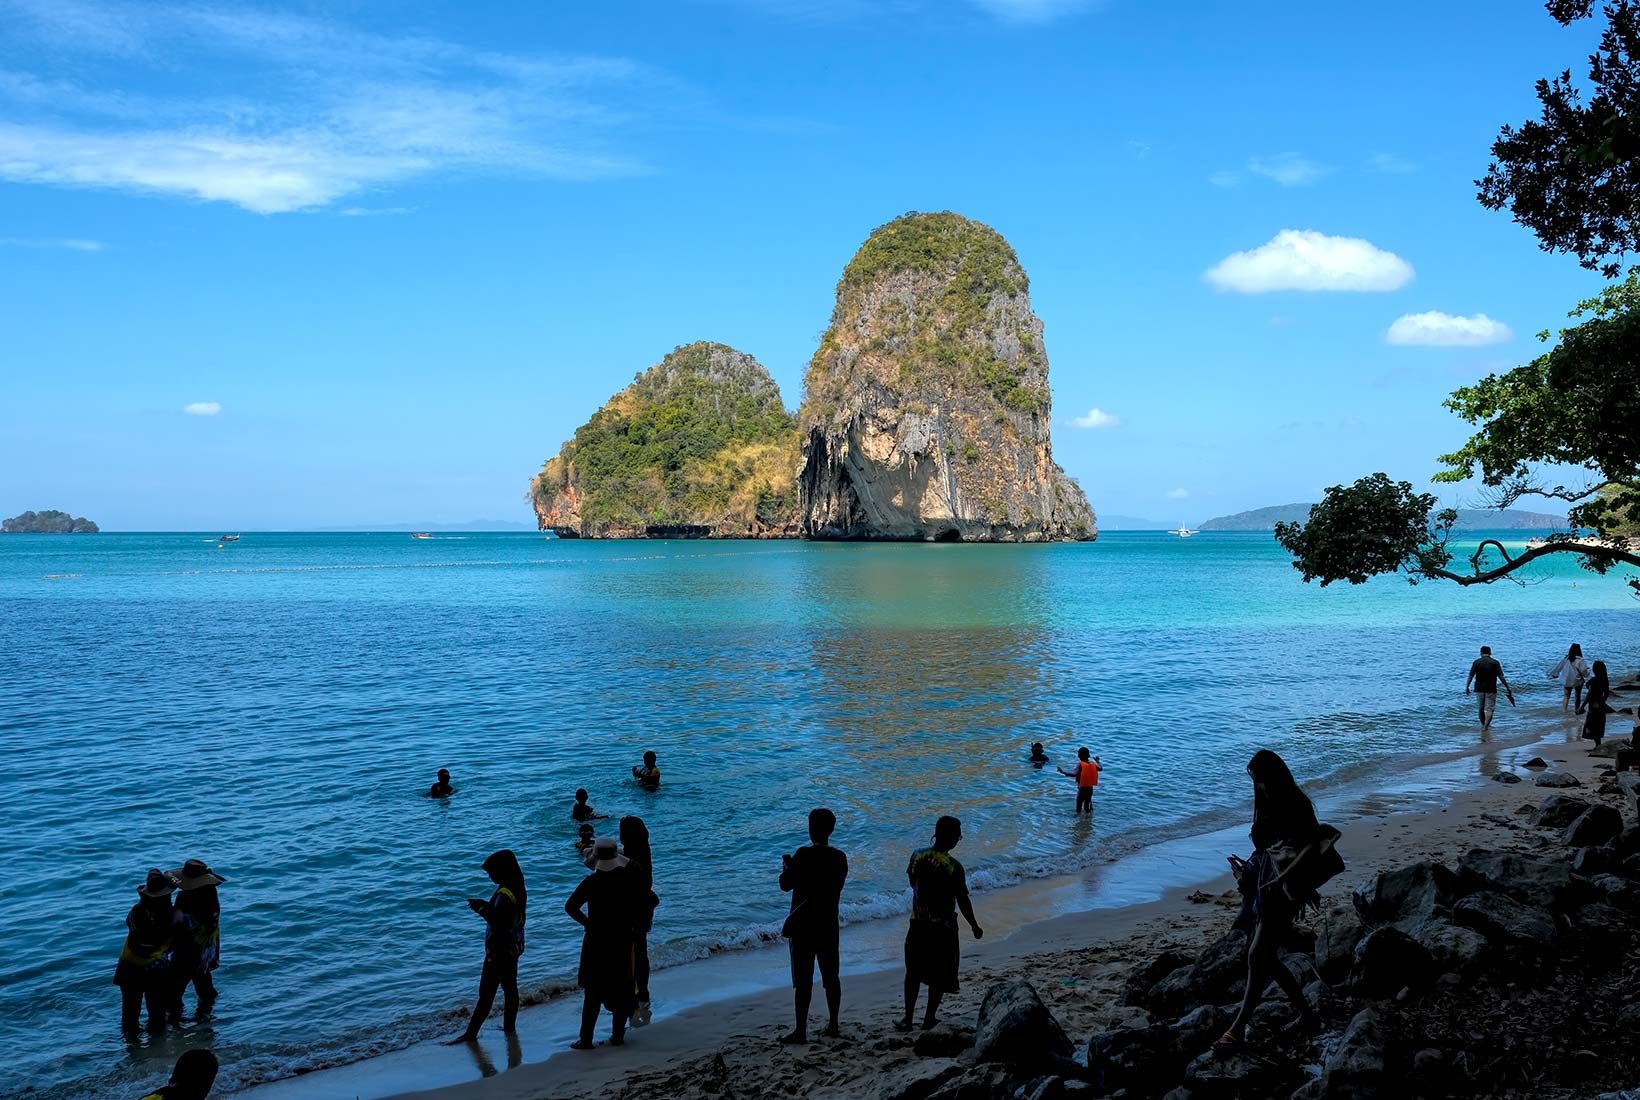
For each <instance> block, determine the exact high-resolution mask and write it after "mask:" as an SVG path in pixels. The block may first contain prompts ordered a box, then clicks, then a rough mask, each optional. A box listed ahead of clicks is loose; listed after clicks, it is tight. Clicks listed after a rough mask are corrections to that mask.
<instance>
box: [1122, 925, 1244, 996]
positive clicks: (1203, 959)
mask: <svg viewBox="0 0 1640 1100" xmlns="http://www.w3.org/2000/svg"><path fill="white" fill-rule="evenodd" d="M1246 976H1247V933H1245V932H1242V931H1240V930H1239V929H1234V928H1233V929H1231V930H1230V931H1229V932H1226V933H1225V934H1224V935H1223V936H1221V937H1219V939H1217V940H1215V941H1214V942H1213V944H1212V945H1211V946H1210V947H1208V948H1207V950H1205V951H1203V952H1202V953H1201V954H1200V955H1199V956H1197V958H1196V961H1195V962H1193V963H1191V964H1190V965H1189V966H1185V967H1181V968H1179V969H1178V970H1175V971H1174V972H1173V973H1171V974H1169V975H1168V976H1167V977H1165V978H1163V979H1162V980H1161V981H1159V982H1157V983H1156V984H1155V986H1153V987H1152V988H1151V990H1150V992H1149V994H1148V995H1147V997H1146V999H1145V1003H1146V1004H1147V1005H1148V1006H1149V1007H1150V1008H1151V1009H1152V1010H1154V1011H1155V1012H1157V1013H1159V1014H1161V1015H1174V1014H1177V1013H1180V1012H1186V1011H1188V1010H1190V1009H1192V1008H1195V1007H1197V1006H1198V1005H1204V1004H1217V1003H1219V1002H1220V1001H1222V1000H1223V999H1224V998H1225V997H1226V996H1227V995H1229V993H1230V991H1231V990H1232V989H1233V988H1234V987H1235V985H1236V983H1237V982H1239V981H1241V980H1242V979H1244V978H1245V977H1246Z"/></svg>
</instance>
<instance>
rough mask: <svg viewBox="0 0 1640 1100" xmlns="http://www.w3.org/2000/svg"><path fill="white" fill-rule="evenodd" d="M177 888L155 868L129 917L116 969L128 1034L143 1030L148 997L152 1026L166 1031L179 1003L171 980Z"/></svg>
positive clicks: (145, 881)
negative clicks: (140, 1024) (141, 1022)
mask: <svg viewBox="0 0 1640 1100" xmlns="http://www.w3.org/2000/svg"><path fill="white" fill-rule="evenodd" d="M175 890H176V883H174V882H172V881H171V880H170V878H169V877H167V876H166V874H165V872H164V871H161V870H160V869H159V868H157V867H155V868H153V869H151V870H150V871H149V872H148V877H147V878H146V879H145V880H144V881H143V884H142V885H141V886H139V887H137V903H136V904H135V905H133V906H132V907H131V911H130V912H129V913H127V914H126V915H125V946H124V947H122V948H121V949H120V961H119V964H118V965H117V966H115V967H114V984H115V985H117V986H119V987H120V1027H121V1028H123V1029H124V1030H125V1031H126V1032H133V1031H136V1030H137V1024H138V1021H139V1018H140V1015H141V1013H142V1005H143V1002H144V1001H146V1002H147V1004H148V1030H149V1031H163V1030H165V1021H166V1018H167V1017H168V1016H169V1015H170V1014H171V1012H172V1006H173V1005H174V1004H175V1002H176V993H175V986H174V985H173V983H172V979H171V938H172V936H173V935H174V933H175V925H176V910H175V908H174V907H173V906H172V905H171V894H172V893H173V892H174V891H175Z"/></svg>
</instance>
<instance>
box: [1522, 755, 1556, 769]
mask: <svg viewBox="0 0 1640 1100" xmlns="http://www.w3.org/2000/svg"><path fill="white" fill-rule="evenodd" d="M1548 766H1549V762H1548V761H1547V760H1545V759H1543V757H1541V756H1534V757H1532V759H1530V760H1528V761H1527V762H1526V763H1524V764H1522V765H1521V767H1523V768H1547V767H1548Z"/></svg>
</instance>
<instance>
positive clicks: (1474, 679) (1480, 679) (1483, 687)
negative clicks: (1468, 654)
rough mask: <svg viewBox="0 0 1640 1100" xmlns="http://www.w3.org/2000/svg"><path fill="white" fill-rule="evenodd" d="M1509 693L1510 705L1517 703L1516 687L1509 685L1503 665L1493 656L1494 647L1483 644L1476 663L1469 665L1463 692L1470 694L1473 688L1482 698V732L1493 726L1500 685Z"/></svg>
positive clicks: (1478, 696) (1476, 694) (1477, 695)
mask: <svg viewBox="0 0 1640 1100" xmlns="http://www.w3.org/2000/svg"><path fill="white" fill-rule="evenodd" d="M1499 684H1502V685H1503V690H1504V691H1505V692H1507V693H1508V695H1509V705H1510V706H1514V705H1515V689H1514V688H1512V687H1510V686H1509V679H1508V677H1506V676H1504V674H1503V666H1502V665H1500V664H1498V662H1497V661H1496V660H1494V659H1493V657H1492V647H1491V646H1489V645H1483V646H1481V655H1480V656H1479V657H1477V658H1476V659H1475V663H1474V664H1472V665H1470V666H1469V678H1468V679H1467V680H1465V681H1464V683H1463V693H1464V694H1465V695H1468V694H1469V692H1470V689H1471V688H1473V689H1474V692H1475V696H1476V697H1477V698H1478V699H1479V700H1480V713H1481V732H1482V733H1485V732H1486V731H1487V730H1489V729H1491V728H1492V715H1493V713H1494V712H1495V711H1496V710H1497V709H1498V685H1499Z"/></svg>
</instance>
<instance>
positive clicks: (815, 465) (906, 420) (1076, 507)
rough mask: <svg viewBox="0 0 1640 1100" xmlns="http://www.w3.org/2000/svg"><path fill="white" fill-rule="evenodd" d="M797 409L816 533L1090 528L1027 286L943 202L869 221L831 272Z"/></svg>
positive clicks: (1002, 251)
mask: <svg viewBox="0 0 1640 1100" xmlns="http://www.w3.org/2000/svg"><path fill="white" fill-rule="evenodd" d="M803 388H804V398H803V406H802V408H801V409H800V410H799V413H798V417H799V421H800V430H801V432H802V438H803V465H802V470H801V473H800V476H799V484H800V488H801V493H802V523H803V532H804V533H805V534H806V535H808V536H809V537H811V538H833V539H920V540H929V541H962V542H1051V541H1056V540H1071V539H1092V538H1094V537H1095V535H1096V534H1097V530H1096V528H1095V525H1094V516H1093V510H1092V509H1091V508H1089V507H1088V501H1087V498H1086V497H1085V496H1084V495H1083V493H1082V490H1081V488H1080V487H1078V486H1077V484H1076V482H1075V481H1073V480H1071V478H1070V477H1068V476H1067V475H1066V474H1065V472H1064V471H1063V470H1062V469H1060V467H1059V465H1058V464H1057V463H1056V462H1054V459H1053V449H1052V447H1051V445H1050V442H1049V426H1050V424H1051V422H1052V416H1051V400H1050V394H1049V391H1048V356H1047V352H1046V351H1045V350H1044V345H1043V339H1042V322H1041V321H1040V320H1038V319H1037V316H1036V314H1034V313H1033V312H1031V300H1030V283H1029V280H1028V279H1027V278H1026V276H1025V271H1024V269H1023V268H1022V267H1021V266H1020V263H1019V258H1018V256H1016V255H1015V254H1014V250H1013V249H1012V248H1011V247H1010V246H1009V245H1008V242H1007V241H1005V240H1003V238H1002V236H1001V235H1000V234H998V233H997V232H996V231H995V230H994V229H991V228H990V227H989V226H985V225H981V224H980V223H979V222H975V221H970V220H969V219H967V218H964V217H961V216H960V215H957V214H953V213H950V212H945V213H937V214H920V213H912V214H906V215H905V216H903V217H899V218H896V219H894V220H893V221H891V222H889V223H888V224H886V225H883V226H880V227H879V228H878V229H876V230H875V231H874V232H873V233H872V234H871V236H870V237H869V238H868V239H867V240H866V242H865V243H864V244H863V245H861V246H860V250H859V251H858V252H857V253H855V255H854V258H853V259H852V260H850V261H849V263H848V266H847V267H846V268H844V270H843V277H842V278H841V279H840V280H839V281H838V283H837V299H836V305H835V307H834V308H833V310H832V315H831V325H830V327H828V328H827V329H826V331H825V332H824V333H823V334H822V335H821V337H820V346H819V347H818V348H817V349H816V350H815V353H814V356H813V358H812V359H810V361H809V365H808V370H807V372H806V373H805V375H804V379H803Z"/></svg>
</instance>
